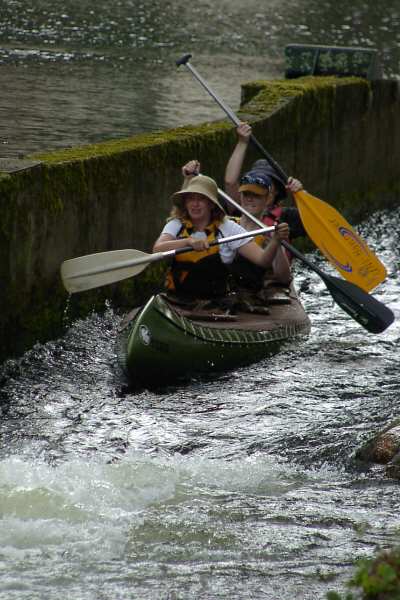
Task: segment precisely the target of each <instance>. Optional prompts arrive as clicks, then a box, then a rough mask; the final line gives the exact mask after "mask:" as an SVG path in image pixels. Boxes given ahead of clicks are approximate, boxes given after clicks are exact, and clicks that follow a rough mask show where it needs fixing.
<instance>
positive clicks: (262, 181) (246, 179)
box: [240, 175, 272, 190]
mask: <svg viewBox="0 0 400 600" xmlns="http://www.w3.org/2000/svg"><path fill="white" fill-rule="evenodd" d="M246 183H248V184H251V185H261V186H262V187H265V188H267V190H270V189H271V188H272V179H271V178H270V177H255V176H254V175H244V176H243V177H242V178H241V180H240V184H241V185H244V184H246Z"/></svg>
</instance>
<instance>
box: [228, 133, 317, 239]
mask: <svg viewBox="0 0 400 600" xmlns="http://www.w3.org/2000/svg"><path fill="white" fill-rule="evenodd" d="M236 131H237V134H238V141H237V144H236V146H235V148H234V150H233V153H232V155H231V157H230V159H229V161H228V164H227V166H226V170H225V190H226V192H227V194H228V195H229V196H231V197H232V198H233V199H234V200H236V202H238V203H241V204H243V208H246V209H247V210H248V212H250V213H251V212H252V211H251V206H250V207H248V206H247V201H246V195H247V197H249V196H250V193H251V192H253V193H254V194H258V195H260V196H263V197H264V200H265V209H264V215H263V218H262V220H263V222H265V223H266V224H268V225H270V224H272V223H274V222H282V221H284V222H286V223H288V225H289V227H290V237H291V239H295V238H296V237H301V236H305V235H306V232H305V230H304V227H303V224H302V222H301V219H300V215H299V212H298V210H297V208H295V207H286V206H285V207H283V206H282V205H281V202H282V200H284V199H285V198H286V197H287V193H288V192H297V191H299V190H301V189H302V187H303V186H302V184H301V182H300V181H299V180H297V179H294V178H293V177H289V179H288V181H287V183H286V182H285V181H284V179H283V178H282V177H281V176H280V175H279V173H277V172H276V170H275V169H274V168H273V166H272V165H271V164H270V163H269V162H268V161H267V160H266V159H265V158H261V159H259V160H256V161H255V162H254V163H253V165H252V166H251V168H250V170H249V171H248V172H247V173H245V174H244V175H243V176H241V170H242V167H243V162H244V159H245V155H246V151H247V148H248V145H249V141H250V136H251V133H252V130H251V126H250V125H249V124H248V123H241V124H240V125H239V127H238V128H237V130H236ZM264 177H265V178H267V181H268V183H267V185H263V182H262V178H264ZM257 180H258V183H257ZM246 192H247V194H246ZM249 208H250V210H249ZM255 216H257V215H255ZM240 223H241V224H242V225H243V226H244V227H245V228H246V229H249V230H251V229H253V228H255V227H256V225H254V223H253V222H252V221H250V220H249V219H248V217H246V216H245V215H242V217H241V219H240Z"/></svg>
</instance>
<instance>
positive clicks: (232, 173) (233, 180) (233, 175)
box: [225, 123, 251, 202]
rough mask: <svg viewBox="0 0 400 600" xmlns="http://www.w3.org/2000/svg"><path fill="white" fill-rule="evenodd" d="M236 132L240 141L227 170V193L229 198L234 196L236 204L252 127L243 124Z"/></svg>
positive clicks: (238, 198)
mask: <svg viewBox="0 0 400 600" xmlns="http://www.w3.org/2000/svg"><path fill="white" fill-rule="evenodd" d="M236 132H237V135H238V141H237V144H236V146H235V148H234V150H233V152H232V155H231V157H230V159H229V160H228V164H227V165H226V169H225V191H226V193H227V194H228V195H229V196H232V198H233V199H234V200H236V202H239V200H240V194H239V181H240V174H241V170H242V167H243V161H244V157H245V155H246V151H247V147H248V145H249V141H250V136H251V126H250V125H249V124H248V123H241V124H240V125H239V127H238V128H237V129H236Z"/></svg>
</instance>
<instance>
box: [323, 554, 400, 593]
mask: <svg viewBox="0 0 400 600" xmlns="http://www.w3.org/2000/svg"><path fill="white" fill-rule="evenodd" d="M348 586H349V587H350V588H356V592H355V595H354V594H353V593H352V592H348V593H346V595H345V596H341V595H340V594H338V593H337V592H329V593H328V594H327V600H400V548H396V549H394V550H392V551H390V552H389V551H385V552H382V553H381V554H379V555H378V556H376V557H375V558H373V559H365V560H362V561H360V562H359V564H358V567H357V570H356V572H355V574H354V576H353V577H352V578H351V580H350V581H349V583H348Z"/></svg>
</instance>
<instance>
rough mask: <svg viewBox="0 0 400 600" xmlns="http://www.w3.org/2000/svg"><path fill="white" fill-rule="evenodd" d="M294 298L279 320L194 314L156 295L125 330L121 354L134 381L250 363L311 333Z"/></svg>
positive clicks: (162, 379) (149, 381)
mask: <svg viewBox="0 0 400 600" xmlns="http://www.w3.org/2000/svg"><path fill="white" fill-rule="evenodd" d="M292 302H294V303H295V306H289V307H286V308H282V307H280V313H281V314H282V315H285V318H281V319H280V320H279V319H277V318H276V315H275V317H274V316H273V315H271V316H268V317H265V315H263V316H262V317H260V316H258V317H254V316H251V317H250V316H249V315H247V318H244V317H243V318H241V317H240V315H239V316H238V317H237V321H233V322H229V321H228V322H224V321H222V322H219V321H218V319H217V320H216V321H213V319H212V316H211V317H210V319H209V320H205V321H204V320H203V319H200V316H199V315H197V316H194V317H193V315H190V314H188V311H184V310H181V309H180V308H179V307H176V306H174V305H171V304H170V303H168V302H167V301H166V299H165V298H164V297H163V296H162V295H156V296H153V297H152V298H151V299H150V300H149V301H148V303H147V304H146V305H145V306H144V307H143V308H142V309H141V310H138V311H137V313H136V314H132V318H131V319H130V320H129V321H128V323H127V324H126V325H125V327H124V328H123V330H122V331H121V333H120V337H119V345H120V349H119V352H118V354H119V356H120V358H122V363H123V366H124V368H125V370H126V372H127V374H128V376H129V378H130V379H131V381H132V382H133V383H140V384H143V383H145V384H150V385H157V384H159V383H163V382H166V381H174V380H177V379H181V378H186V377H190V376H191V375H193V374H195V373H210V372H213V371H224V370H227V369H232V368H235V367H237V366H240V365H245V364H249V363H252V362H255V361H257V360H260V359H262V358H264V357H266V356H268V355H270V354H273V353H275V352H277V351H278V350H279V348H280V347H281V346H282V344H283V343H285V342H287V341H288V340H290V339H294V338H296V337H299V336H304V335H305V334H307V333H308V331H309V329H310V321H309V319H308V317H307V315H306V314H305V312H304V310H303V308H302V306H301V304H300V303H299V301H298V299H297V297H296V298H295V299H294V300H293V301H292ZM271 312H272V311H271ZM275 312H276V311H275Z"/></svg>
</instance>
